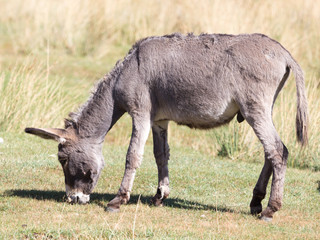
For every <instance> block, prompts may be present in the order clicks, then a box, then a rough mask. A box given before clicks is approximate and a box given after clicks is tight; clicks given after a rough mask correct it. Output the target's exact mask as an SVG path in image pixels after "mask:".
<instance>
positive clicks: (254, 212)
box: [250, 205, 262, 215]
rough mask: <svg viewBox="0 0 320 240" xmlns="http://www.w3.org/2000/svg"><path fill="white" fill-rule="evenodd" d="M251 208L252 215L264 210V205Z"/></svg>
mask: <svg viewBox="0 0 320 240" xmlns="http://www.w3.org/2000/svg"><path fill="white" fill-rule="evenodd" d="M250 210H251V214H252V215H258V214H259V213H261V212H262V205H260V206H254V207H250Z"/></svg>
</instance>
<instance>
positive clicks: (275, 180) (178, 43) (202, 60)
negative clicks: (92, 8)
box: [25, 33, 308, 220]
mask: <svg viewBox="0 0 320 240" xmlns="http://www.w3.org/2000/svg"><path fill="white" fill-rule="evenodd" d="M290 70H291V71H292V72H293V73H294V75H295V79H296V88H297V115H296V133H297V139H298V141H299V142H300V143H301V144H302V145H305V144H307V140H308V138H307V125H308V124H307V122H308V112H307V100H306V95H305V86H304V76H303V72H302V70H301V68H300V67H299V65H298V64H297V62H296V61H295V60H294V59H293V58H292V56H291V54H290V53H289V52H288V51H287V50H286V49H285V48H284V47H282V45H280V43H278V42H276V41H275V40H272V39H270V38H269V37H267V36H265V35H262V34H242V35H225V34H201V35H199V36H196V35H193V34H188V35H182V34H178V33H175V34H172V35H165V36H161V37H148V38H145V39H142V40H140V41H138V42H137V43H135V45H133V47H132V49H131V50H130V51H129V53H128V54H127V56H126V57H125V58H124V59H123V61H118V62H117V63H116V65H115V67H114V68H113V70H112V71H111V72H110V73H109V74H107V75H105V76H104V77H103V78H102V79H101V80H100V81H99V83H98V84H97V86H96V89H95V91H94V92H93V93H92V95H91V97H90V98H89V100H88V101H87V102H86V103H85V104H84V105H83V106H82V107H80V109H79V110H78V111H77V112H75V113H70V114H69V117H70V118H69V119H66V120H65V128H64V129H58V128H26V129H25V131H26V132H27V133H30V134H34V135H37V136H39V137H42V138H45V139H53V140H56V141H57V142H58V143H59V146H58V149H59V151H58V159H59V161H60V163H61V165H62V168H63V171H64V176H65V186H66V194H67V197H68V200H69V202H71V203H80V204H84V203H87V202H89V199H90V193H91V192H92V190H93V188H94V187H95V185H96V183H97V181H98V178H99V175H100V173H101V170H102V168H103V166H104V160H103V155H102V145H103V142H104V138H105V135H106V134H107V133H108V131H109V130H110V129H111V128H112V127H113V125H114V124H115V123H116V122H117V120H118V119H119V118H120V117H121V116H122V115H123V114H124V113H125V112H127V113H129V115H130V116H131V118H132V135H131V141H130V145H129V149H128V152H127V155H126V163H125V172H124V176H123V180H122V182H121V185H120V189H119V191H118V193H117V195H116V196H115V198H114V199H113V200H111V201H110V202H109V203H108V205H107V209H108V210H110V211H118V210H119V209H120V205H121V204H125V203H127V202H128V201H129V198H130V192H131V190H132V185H133V181H134V177H135V174H136V170H137V168H139V166H140V164H141V161H142V156H143V152H144V145H145V143H146V140H147V137H148V135H149V132H150V129H152V134H153V144H154V157H155V160H156V163H157V167H158V187H157V191H156V194H155V196H154V197H153V198H152V203H153V204H154V205H156V206H160V205H162V204H163V201H164V200H165V199H166V198H167V197H168V196H169V192H170V189H169V175H168V160H169V146H168V137H167V129H168V122H169V121H170V120H172V121H175V122H177V123H178V124H182V125H187V126H189V127H191V128H198V129H209V128H214V127H218V126H220V125H222V124H226V123H228V122H230V121H231V120H232V119H233V118H234V116H235V115H237V119H238V122H242V121H244V120H246V121H247V122H248V123H249V125H250V126H251V127H252V128H253V130H254V132H255V134H256V135H257V137H258V138H259V140H260V141H261V143H262V145H263V147H264V152H265V162H264V166H263V169H262V171H261V174H260V177H259V179H258V182H257V184H256V186H255V187H254V190H253V197H252V200H251V203H250V208H251V213H252V214H259V213H261V215H260V218H261V219H264V220H271V219H272V217H273V215H274V213H275V212H276V211H278V210H279V209H280V207H281V204H282V197H283V188H284V179H285V172H286V164H287V158H288V150H287V148H286V146H285V145H284V144H283V143H282V141H281V139H280V137H279V135H278V133H277V131H276V129H275V127H274V124H273V121H272V109H273V105H274V102H275V100H276V98H277V96H278V94H279V92H280V90H281V89H282V87H283V85H284V84H285V82H286V80H287V78H288V76H289V73H290ZM271 174H273V177H272V186H271V193H270V198H269V202H268V206H267V207H266V208H265V209H264V211H262V204H261V201H262V200H263V199H264V197H265V195H266V187H267V185H268V181H269V178H270V176H271Z"/></svg>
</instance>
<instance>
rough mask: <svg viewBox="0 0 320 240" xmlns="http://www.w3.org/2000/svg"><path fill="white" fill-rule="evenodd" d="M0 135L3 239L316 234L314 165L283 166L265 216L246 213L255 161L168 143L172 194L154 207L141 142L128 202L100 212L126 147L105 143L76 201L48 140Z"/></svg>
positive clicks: (319, 225) (152, 171) (148, 158)
mask: <svg viewBox="0 0 320 240" xmlns="http://www.w3.org/2000/svg"><path fill="white" fill-rule="evenodd" d="M0 135H1V137H2V138H4V143H3V144H1V145H0V152H1V154H0V168H1V169H2V170H1V172H0V177H1V179H2V181H1V183H0V189H1V190H0V203H1V204H0V222H1V224H0V236H1V237H0V238H2V239H23V238H27V239H49V238H50V239H97V238H100V239H102V238H107V239H111V238H112V239H129V238H130V239H133V238H136V239H145V238H150V239H176V238H190V239H194V238H196V239H200V238H202V239H209V238H210V239H230V238H231V239H260V238H268V239H316V238H317V237H318V236H319V234H320V232H319V231H320V230H319V229H320V214H319V211H318V210H319V209H318V208H319V200H320V194H319V186H318V181H319V180H320V173H319V172H312V171H310V170H298V169H293V168H289V169H288V171H287V177H286V187H285V196H284V203H283V208H282V209H281V210H280V211H279V212H278V213H277V214H276V215H275V217H274V220H273V222H272V223H265V222H261V221H259V220H257V219H256V217H253V216H251V215H250V214H249V202H250V200H251V193H252V189H253V187H254V185H255V182H256V180H257V178H258V174H259V171H260V169H261V168H262V164H253V163H246V162H241V161H239V162H237V163H236V164H235V162H234V161H233V160H230V159H229V160H228V159H224V158H215V159H213V158H212V156H208V155H207V154H202V153H200V152H197V151H194V150H190V149H189V148H185V149H181V148H173V149H172V151H171V155H172V157H171V160H170V166H169V167H170V175H171V195H170V197H169V199H167V202H166V206H165V207H162V208H155V207H150V206H149V205H148V202H149V200H150V198H151V197H152V196H153V194H154V193H155V190H156V186H157V174H156V173H157V170H156V164H155V162H154V159H153V156H152V146H151V145H150V144H148V145H147V148H146V154H145V158H144V162H143V164H142V166H141V168H140V169H139V171H138V173H137V176H136V180H135V183H134V191H133V193H132V198H131V201H130V204H128V205H126V206H123V207H122V208H121V211H120V213H116V214H115V213H108V212H105V207H106V204H107V202H108V201H110V200H111V198H112V197H113V196H114V194H115V193H116V191H117V189H118V187H119V184H120V181H121V178H122V173H123V169H124V159H125V154H126V148H125V147H122V146H118V147H117V146H108V145H107V144H106V145H105V146H104V155H105V158H106V167H105V169H104V171H103V173H102V176H101V177H100V180H99V183H98V185H97V187H96V189H95V191H94V193H93V194H92V196H91V203H90V204H88V205H85V206H79V205H69V204H67V203H66V202H65V197H64V196H65V193H64V179H63V172H62V170H61V167H60V165H59V163H58V161H57V160H56V157H55V156H54V155H55V154H56V147H57V146H56V145H57V144H56V143H55V142H45V141H43V140H41V139H35V138H34V137H32V136H25V135H22V134H15V133H3V132H2V133H1V134H0ZM17 149H19V151H17ZM235 160H237V159H235ZM268 192H269V191H268ZM140 195H141V196H140ZM265 205H266V200H265V201H264V206H265Z"/></svg>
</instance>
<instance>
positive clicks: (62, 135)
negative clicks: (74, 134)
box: [24, 128, 67, 144]
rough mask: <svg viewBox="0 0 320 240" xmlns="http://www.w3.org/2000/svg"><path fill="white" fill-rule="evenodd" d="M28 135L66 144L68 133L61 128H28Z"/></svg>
mask: <svg viewBox="0 0 320 240" xmlns="http://www.w3.org/2000/svg"><path fill="white" fill-rule="evenodd" d="M24 131H25V132H26V133H30V134H33V135H36V136H38V137H41V138H44V139H52V140H55V141H57V142H59V143H61V144H63V143H65V142H66V136H67V131H66V130H65V129H60V128H26V129H25V130H24Z"/></svg>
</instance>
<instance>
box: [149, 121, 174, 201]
mask: <svg viewBox="0 0 320 240" xmlns="http://www.w3.org/2000/svg"><path fill="white" fill-rule="evenodd" d="M167 129H168V121H161V122H157V123H154V125H153V126H152V134H153V153H154V157H155V159H156V162H157V167H158V188H157V193H156V195H155V196H154V197H153V198H152V199H151V203H152V204H153V205H155V206H162V203H163V200H165V199H166V198H167V197H168V196H169V193H170V189H169V172H168V160H169V156H170V154H169V145H168V131H167Z"/></svg>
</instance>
